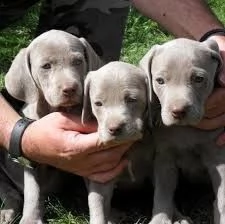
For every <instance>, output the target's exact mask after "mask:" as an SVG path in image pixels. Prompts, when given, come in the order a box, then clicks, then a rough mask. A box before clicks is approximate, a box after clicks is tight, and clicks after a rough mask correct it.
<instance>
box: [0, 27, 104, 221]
mask: <svg viewBox="0 0 225 224" xmlns="http://www.w3.org/2000/svg"><path fill="white" fill-rule="evenodd" d="M101 65H102V62H101V60H100V59H99V57H98V56H97V55H96V54H95V52H94V50H93V49H92V47H91V46H90V45H89V44H88V42H87V41H86V40H85V39H84V38H77V37H75V36H73V35H71V34H69V33H66V32H64V31H59V30H51V31H48V32H45V33H43V34H42V35H40V36H38V37H37V38H35V39H34V40H33V41H32V42H31V43H30V44H29V46H28V47H27V48H24V49H22V50H21V51H20V52H19V53H18V55H17V56H16V57H15V59H14V61H13V62H12V65H11V67H10V69H9V71H8V73H7V74H6V76H5V86H6V88H7V90H8V92H9V93H10V94H11V95H12V96H14V97H15V98H17V99H19V100H23V101H25V106H24V108H23V109H22V111H21V113H22V114H23V115H25V116H26V117H29V118H31V119H39V118H41V117H43V116H45V115H47V114H48V113H51V112H54V111H67V112H71V113H77V114H78V115H80V116H81V108H82V102H83V85H84V78H85V76H86V75H87V73H88V71H91V70H96V69H98V68H99V67H101ZM1 151H3V150H1ZM1 153H3V154H4V155H2V156H1V160H2V161H1V162H0V169H1V170H0V177H1V176H3V177H2V179H1V184H0V193H1V195H0V196H1V198H2V199H3V200H4V199H5V200H4V202H5V205H6V207H5V209H4V210H1V223H10V222H11V221H12V219H13V217H14V216H15V214H16V213H17V212H18V210H19V207H20V204H21V200H20V195H19V194H20V193H21V194H24V206H23V216H22V219H21V221H20V224H33V223H34V224H41V223H43V202H44V193H46V191H47V190H49V187H50V185H54V188H56V186H57V184H56V182H55V181H53V180H57V172H56V171H54V172H51V173H49V168H48V169H47V168H46V166H43V165H37V167H36V168H35V169H30V168H24V167H22V166H21V165H19V164H15V163H14V162H12V161H11V160H10V159H8V156H7V153H6V152H1ZM50 176H51V178H50V179H49V177H50ZM6 189H7V190H8V191H6ZM17 189H18V190H17Z"/></svg>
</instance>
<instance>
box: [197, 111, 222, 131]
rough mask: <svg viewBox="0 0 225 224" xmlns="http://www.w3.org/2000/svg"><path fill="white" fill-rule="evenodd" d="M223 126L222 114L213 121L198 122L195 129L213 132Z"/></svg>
mask: <svg viewBox="0 0 225 224" xmlns="http://www.w3.org/2000/svg"><path fill="white" fill-rule="evenodd" d="M224 126H225V114H222V115H220V116H218V117H215V118H213V119H207V118H204V119H202V120H201V121H200V123H199V124H198V125H196V127H197V128H200V129H204V130H214V129H216V128H221V127H224Z"/></svg>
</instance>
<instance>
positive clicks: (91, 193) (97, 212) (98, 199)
mask: <svg viewBox="0 0 225 224" xmlns="http://www.w3.org/2000/svg"><path fill="white" fill-rule="evenodd" d="M87 185H88V186H87V187H88V206H89V213H90V224H107V223H110V221H109V216H110V210H111V198H112V194H113V189H114V181H110V182H108V183H106V184H100V183H96V182H93V181H88V184H87Z"/></svg>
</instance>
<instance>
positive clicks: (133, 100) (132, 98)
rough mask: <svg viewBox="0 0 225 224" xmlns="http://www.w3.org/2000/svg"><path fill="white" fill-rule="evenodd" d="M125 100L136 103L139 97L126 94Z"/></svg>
mask: <svg viewBox="0 0 225 224" xmlns="http://www.w3.org/2000/svg"><path fill="white" fill-rule="evenodd" d="M125 102H126V103H135V102H137V99H136V98H134V97H130V96H126V97H125Z"/></svg>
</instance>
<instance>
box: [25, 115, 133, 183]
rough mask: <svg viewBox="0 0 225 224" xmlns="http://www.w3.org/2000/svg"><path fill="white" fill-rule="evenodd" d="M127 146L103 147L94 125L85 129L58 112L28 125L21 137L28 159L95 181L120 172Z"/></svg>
mask: <svg viewBox="0 0 225 224" xmlns="http://www.w3.org/2000/svg"><path fill="white" fill-rule="evenodd" d="M130 146H131V143H127V144H123V145H120V146H111V145H104V146H103V145H101V144H99V142H98V133H97V132H96V125H95V124H90V125H87V126H85V127H84V126H83V125H82V124H81V121H80V118H79V117H75V116H72V115H69V114H64V113H59V112H55V113H51V114H48V115H47V116H45V117H43V118H41V119H40V120H37V121H35V122H33V123H32V124H30V125H29V126H28V127H27V129H26V130H25V132H24V135H23V137H22V150H23V154H24V155H25V156H26V157H27V158H29V159H31V160H33V161H36V162H39V163H43V164H48V165H51V166H54V167H56V168H59V169H62V170H64V171H68V172H71V173H74V174H77V175H80V176H83V177H87V178H89V179H91V180H94V181H98V182H107V181H109V180H111V179H113V178H114V177H116V176H117V175H118V174H119V173H120V172H122V170H123V168H124V167H125V166H126V165H127V160H126V159H125V158H123V155H124V154H125V152H126V151H127V150H128V149H129V147H130Z"/></svg>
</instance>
